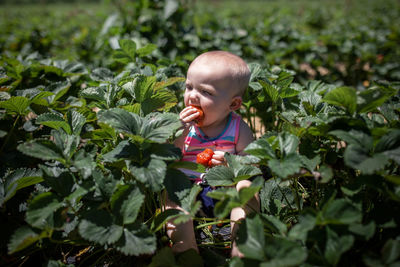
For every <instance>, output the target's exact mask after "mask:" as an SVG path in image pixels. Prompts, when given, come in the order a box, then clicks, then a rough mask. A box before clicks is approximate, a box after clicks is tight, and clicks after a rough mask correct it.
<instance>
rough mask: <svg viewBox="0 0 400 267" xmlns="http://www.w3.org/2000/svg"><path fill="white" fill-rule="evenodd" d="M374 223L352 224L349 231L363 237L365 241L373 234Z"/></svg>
mask: <svg viewBox="0 0 400 267" xmlns="http://www.w3.org/2000/svg"><path fill="white" fill-rule="evenodd" d="M375 228H376V225H375V222H374V221H371V222H370V223H368V224H366V225H364V224H352V225H350V226H349V231H350V232H352V233H355V234H357V235H359V236H362V237H364V239H365V240H369V239H371V237H373V236H374V234H375Z"/></svg>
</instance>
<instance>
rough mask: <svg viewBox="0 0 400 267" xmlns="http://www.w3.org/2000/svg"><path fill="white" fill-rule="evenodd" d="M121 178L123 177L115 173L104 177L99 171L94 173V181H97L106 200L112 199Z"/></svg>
mask: <svg viewBox="0 0 400 267" xmlns="http://www.w3.org/2000/svg"><path fill="white" fill-rule="evenodd" d="M121 178H122V175H121V174H118V173H115V172H114V173H113V172H111V173H108V174H107V175H104V174H103V173H102V172H101V171H100V170H98V169H95V170H94V171H93V180H94V181H95V183H96V185H97V188H98V189H99V192H100V193H101V195H102V196H103V197H104V198H105V199H109V198H111V195H112V194H113V192H114V190H115V188H116V187H117V184H118V183H119V180H120V179H121Z"/></svg>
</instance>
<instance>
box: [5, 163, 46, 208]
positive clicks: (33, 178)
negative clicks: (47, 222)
mask: <svg viewBox="0 0 400 267" xmlns="http://www.w3.org/2000/svg"><path fill="white" fill-rule="evenodd" d="M42 181H43V178H42V172H41V171H40V170H36V169H17V170H15V171H13V172H12V173H10V174H8V175H7V176H6V177H4V196H1V198H0V206H2V205H3V204H4V203H6V202H7V201H8V200H9V199H11V198H12V197H13V196H14V195H15V193H16V192H17V191H18V190H20V189H22V188H25V187H28V186H31V185H34V184H37V183H40V182H42ZM0 183H1V182H0Z"/></svg>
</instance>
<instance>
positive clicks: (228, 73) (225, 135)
mask: <svg viewBox="0 0 400 267" xmlns="http://www.w3.org/2000/svg"><path fill="white" fill-rule="evenodd" d="M249 79H250V70H249V68H248V66H247V64H246V63H245V62H244V61H243V60H242V59H241V58H240V57H238V56H236V55H234V54H231V53H229V52H224V51H211V52H206V53H204V54H201V55H200V56H198V57H197V58H196V59H195V60H194V61H193V62H192V63H191V64H190V66H189V69H188V72H187V78H186V89H185V94H184V102H185V106H186V107H185V108H184V109H183V110H182V111H181V113H180V114H179V116H180V120H181V121H182V123H183V124H184V125H185V128H184V132H183V134H182V136H180V137H179V138H178V139H177V140H176V142H175V145H176V146H177V147H179V148H180V149H181V150H182V153H183V160H184V161H192V162H196V156H197V154H198V153H200V152H202V151H203V150H204V149H205V148H210V149H212V150H213V151H214V154H213V156H212V159H211V162H210V163H209V164H210V165H211V167H212V166H216V165H222V164H226V162H225V158H224V154H225V152H229V153H231V154H243V150H244V149H245V148H246V146H247V145H248V144H249V143H251V142H252V141H253V133H252V131H251V129H250V128H249V126H248V125H247V124H246V123H245V122H244V121H243V120H242V118H241V117H240V116H239V115H237V114H236V113H235V112H234V111H235V110H237V109H239V108H240V106H241V104H242V95H243V93H244V92H245V90H246V89H247V87H248V83H249ZM198 108H200V109H201V110H202V111H203V113H204V114H202V115H204V119H203V118H200V116H201V114H200V112H199V111H198ZM185 173H186V174H187V176H188V177H189V178H190V179H192V180H193V181H194V182H196V183H199V182H201V178H200V174H199V173H196V172H193V171H185ZM250 184H251V182H250V181H247V180H244V181H240V182H239V183H238V184H237V185H236V189H237V190H240V189H241V188H243V187H248V186H250ZM203 195H205V194H203ZM204 204H205V203H204V201H203V208H205V207H204ZM166 208H167V209H168V208H174V209H181V208H180V207H178V206H177V205H176V204H175V203H173V202H172V201H170V200H168V199H167V202H166ZM251 210H259V200H258V195H256V196H255V197H254V198H253V199H252V200H250V201H249V203H248V204H247V207H246V208H245V209H243V208H240V207H239V208H234V209H233V210H232V212H231V217H230V218H231V231H232V238H233V239H232V240H234V238H235V235H236V231H237V229H238V223H235V222H237V221H239V220H241V219H243V218H245V216H246V214H248V213H249V212H250V211H251ZM167 234H168V236H169V237H170V238H171V240H172V241H173V247H172V249H173V251H175V252H181V251H185V250H187V249H190V248H193V249H195V250H196V251H198V247H197V244H196V240H195V235H194V229H193V222H192V221H189V222H187V223H182V224H179V225H174V224H173V223H172V222H169V223H167ZM231 255H232V256H243V255H242V254H241V253H240V251H239V250H238V248H237V246H236V243H235V242H233V245H232V252H231Z"/></svg>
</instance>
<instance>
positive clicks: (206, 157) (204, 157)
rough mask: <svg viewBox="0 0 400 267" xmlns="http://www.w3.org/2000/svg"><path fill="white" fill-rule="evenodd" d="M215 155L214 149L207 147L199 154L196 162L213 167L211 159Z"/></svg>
mask: <svg viewBox="0 0 400 267" xmlns="http://www.w3.org/2000/svg"><path fill="white" fill-rule="evenodd" d="M213 155H214V151H212V150H211V149H209V148H206V149H205V150H204V151H203V152H200V153H199V154H197V160H196V162H197V163H199V164H202V165H204V166H205V167H211V166H212V163H211V159H212V157H213Z"/></svg>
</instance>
